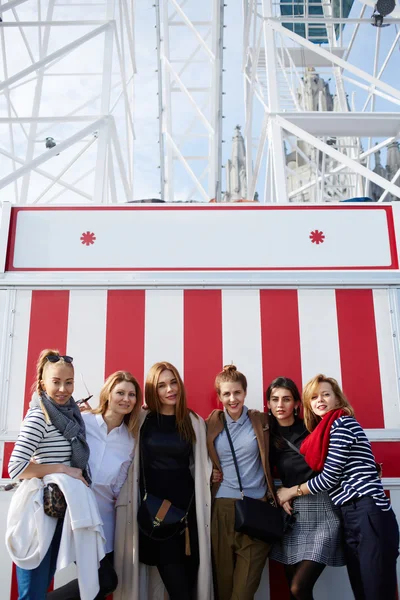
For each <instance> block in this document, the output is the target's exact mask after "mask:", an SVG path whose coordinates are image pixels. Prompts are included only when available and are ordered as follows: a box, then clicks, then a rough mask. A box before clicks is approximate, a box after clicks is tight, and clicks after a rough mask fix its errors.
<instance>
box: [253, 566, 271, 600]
mask: <svg viewBox="0 0 400 600" xmlns="http://www.w3.org/2000/svg"><path fill="white" fill-rule="evenodd" d="M270 598H271V592H270V589H269V561H268V560H267V564H266V565H265V567H264V571H263V574H262V576H261V582H260V587H259V588H258V590H257V593H256V595H255V596H254V600H270Z"/></svg>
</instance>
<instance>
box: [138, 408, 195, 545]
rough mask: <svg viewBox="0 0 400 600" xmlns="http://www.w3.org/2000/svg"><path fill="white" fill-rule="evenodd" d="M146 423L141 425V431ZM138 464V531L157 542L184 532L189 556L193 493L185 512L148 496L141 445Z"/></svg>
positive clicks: (167, 501) (164, 500)
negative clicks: (141, 488)
mask: <svg viewBox="0 0 400 600" xmlns="http://www.w3.org/2000/svg"><path fill="white" fill-rule="evenodd" d="M146 421H147V419H146ZM146 421H145V423H144V424H143V427H142V431H143V429H144V427H145V424H146ZM140 463H141V472H142V484H143V492H144V493H143V498H142V501H141V503H140V506H139V509H138V513H137V520H138V526H139V529H140V531H141V532H142V533H143V534H144V535H146V536H147V537H149V538H151V539H153V540H156V541H158V542H163V541H166V540H169V539H171V538H172V537H173V536H174V535H177V534H181V533H183V532H185V554H186V556H190V538H189V525H188V514H189V510H190V507H191V505H192V502H193V499H194V492H193V494H192V497H191V498H190V501H189V505H188V507H187V509H186V510H184V509H182V508H178V507H177V506H174V505H173V504H172V503H171V502H170V501H169V500H167V499H165V498H163V499H162V498H158V497H157V496H154V495H153V494H149V493H148V492H147V489H146V478H145V474H144V462H143V446H142V443H140Z"/></svg>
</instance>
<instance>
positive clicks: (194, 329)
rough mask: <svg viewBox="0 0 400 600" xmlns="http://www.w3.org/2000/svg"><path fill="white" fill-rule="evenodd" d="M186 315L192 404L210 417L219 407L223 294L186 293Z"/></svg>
mask: <svg viewBox="0 0 400 600" xmlns="http://www.w3.org/2000/svg"><path fill="white" fill-rule="evenodd" d="M183 312H184V317H183V318H184V380H185V387H186V391H187V394H188V403H189V406H190V408H192V409H193V410H195V411H196V412H197V413H199V414H200V415H201V416H202V417H204V418H206V417H208V415H209V414H210V412H211V411H212V410H213V409H214V408H216V407H217V406H218V400H217V396H216V393H215V391H214V379H215V376H216V374H217V373H218V372H219V371H220V370H221V369H222V301H221V291H220V290H185V291H184V309H183Z"/></svg>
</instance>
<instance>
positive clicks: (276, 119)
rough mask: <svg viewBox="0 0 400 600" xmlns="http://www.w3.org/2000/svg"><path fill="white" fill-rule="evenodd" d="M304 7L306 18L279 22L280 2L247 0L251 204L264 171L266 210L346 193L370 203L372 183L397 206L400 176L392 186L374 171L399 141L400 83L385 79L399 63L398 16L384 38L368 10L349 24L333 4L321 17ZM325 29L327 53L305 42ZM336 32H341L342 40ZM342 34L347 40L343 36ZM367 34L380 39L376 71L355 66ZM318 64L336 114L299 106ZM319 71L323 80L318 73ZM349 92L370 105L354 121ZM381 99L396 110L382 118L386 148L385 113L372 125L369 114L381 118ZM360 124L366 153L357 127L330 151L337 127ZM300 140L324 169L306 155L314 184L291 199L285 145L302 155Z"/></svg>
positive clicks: (373, 67) (328, 3)
mask: <svg viewBox="0 0 400 600" xmlns="http://www.w3.org/2000/svg"><path fill="white" fill-rule="evenodd" d="M300 4H301V5H302V6H303V7H304V14H303V15H302V16H295V17H286V16H281V14H280V6H279V2H272V0H262V2H258V1H257V0H243V12H244V47H243V72H244V85H245V108H246V126H245V133H244V135H245V143H246V152H247V164H246V170H247V181H248V188H249V197H253V195H254V193H255V191H256V188H257V185H259V184H260V181H261V180H262V176H263V174H264V173H263V171H264V172H265V189H264V194H263V196H264V201H266V202H270V201H272V202H288V201H289V202H290V201H296V200H297V201H298V200H299V198H300V197H301V195H302V194H304V193H307V191H309V190H316V193H315V196H314V197H315V198H316V201H317V202H325V201H335V200H336V201H337V200H340V199H344V198H343V191H344V190H345V192H346V191H347V197H354V196H364V195H368V192H369V182H374V183H376V184H377V185H378V186H380V187H381V188H382V189H383V193H382V195H381V197H380V200H379V201H381V202H382V201H385V200H388V199H391V198H390V196H389V198H388V195H390V194H391V196H392V198H396V199H400V187H399V185H398V183H399V180H398V178H399V176H400V170H399V172H398V173H396V174H395V175H394V177H392V180H391V181H388V180H386V179H385V178H383V177H381V176H380V175H379V174H377V173H374V172H373V171H372V168H373V166H372V165H371V164H370V159H371V157H372V154H374V152H376V151H377V150H378V149H379V150H382V149H385V148H386V147H387V146H388V145H389V144H390V143H391V142H393V141H394V140H397V139H399V137H400V113H399V112H398V111H399V100H400V89H399V85H398V81H397V80H395V81H394V82H393V85H389V84H388V83H386V82H385V81H383V79H382V76H383V74H384V73H385V70H386V69H387V66H388V64H389V63H390V62H391V61H395V60H396V57H395V56H394V51H395V49H396V48H398V47H399V40H400V34H399V33H398V32H397V31H396V30H395V28H394V27H393V25H396V24H397V25H399V24H400V19H399V18H398V14H397V12H396V13H395V16H396V18H386V19H385V23H386V24H391V25H392V27H391V28H388V29H383V30H381V29H379V28H376V29H373V28H372V27H371V24H370V19H369V13H370V12H372V11H371V9H368V10H366V6H365V5H360V8H361V11H360V15H359V17H353V16H351V17H350V18H347V19H345V18H343V17H342V15H341V14H340V15H339V16H333V2H332V0H324V1H323V2H321V7H322V8H323V11H324V15H323V16H322V17H315V16H314V17H313V16H310V15H309V13H308V11H309V7H310V5H312V1H309V0H304V2H303V0H302V2H301V3H300ZM293 6H294V4H293ZM283 23H296V24H300V25H303V26H304V28H305V31H306V32H307V33H306V37H301V36H300V35H298V34H297V33H295V32H294V31H291V30H289V29H287V28H285V27H284V26H283ZM321 23H322V24H324V25H325V27H326V44H323V45H319V44H316V43H313V42H312V41H310V39H307V36H308V37H310V38H311V36H312V35H313V28H315V27H316V26H317V25H318V26H321ZM335 26H336V27H339V28H341V29H340V30H339V33H338V34H337V35H336V34H335ZM344 26H345V28H346V35H344V31H343V29H344ZM362 28H364V29H363V31H364V32H365V31H366V30H365V28H369V30H368V35H370V36H373V35H375V51H374V58H373V64H372V65H367V64H365V65H363V66H360V65H359V64H353V63H352V62H351V60H352V57H353V53H352V50H353V48H354V44H355V41H356V40H357V36H359V35H360V31H361V30H362ZM350 32H351V35H350ZM388 35H390V36H391V38H390V39H392V38H393V40H392V43H391V45H390V48H389V49H387V48H386V50H385V54H383V50H382V39H383V36H388ZM296 50H298V54H297V56H299V55H300V56H301V57H302V58H303V61H304V63H303V64H299V62H297V63H296V60H295V59H293V56H295V51H296ZM313 60H315V63H316V64H317V65H321V71H322V73H323V77H324V78H326V76H327V75H326V74H328V75H330V76H331V77H332V79H333V85H334V87H335V93H336V94H337V104H338V107H339V108H338V111H337V112H329V113H321V112H306V111H305V109H304V106H302V105H301V103H300V102H299V100H298V97H297V90H298V89H302V86H303V81H302V77H303V76H304V70H305V66H306V65H307V66H312V65H313ZM379 65H380V67H379ZM316 70H317V72H318V70H319V69H318V66H317V67H316ZM346 86H350V88H351V89H357V90H361V92H360V93H363V94H364V95H365V97H366V100H365V102H364V104H363V107H362V110H358V111H353V110H352V116H351V117H350V115H348V111H349V107H348V100H347V97H346ZM377 99H383V100H385V101H387V102H388V103H390V104H391V106H392V107H393V108H389V109H388V110H392V111H393V113H382V117H384V118H386V119H390V120H391V121H390V123H391V127H390V129H391V134H390V136H386V139H385V140H383V141H381V139H379V138H382V137H383V136H382V135H380V132H379V127H378V126H377V123H378V121H377V120H376V118H375V117H379V115H380V114H381V113H375V115H374V118H372V119H371V112H373V113H374V112H375V110H376V101H377ZM288 111H289V112H288ZM368 111H370V112H368ZM295 113H297V115H298V116H301V117H304V118H303V119H302V120H301V123H302V124H303V125H304V126H299V124H298V123H297V122H296V118H295V117H296V114H295ZM292 115H293V118H291V116H292ZM325 118H326V119H328V118H329V124H328V120H327V121H326V131H324V119H325ZM355 118H356V119H357V120H358V122H359V123H360V122H361V123H362V129H363V132H364V133H363V136H362V137H363V138H367V147H366V148H365V142H364V148H363V147H362V143H361V139H360V137H361V136H360V135H359V134H358V133H357V132H356V131H354V132H352V130H351V129H352V128H351V126H350V127H349V128H348V134H347V135H345V136H343V137H337V138H336V147H333V146H332V145H331V144H327V139H329V137H330V136H332V133H331V131H332V129H334V130H335V123H336V124H337V130H340V129H342V130H343V129H345V128H346V126H345V124H347V123H349V121H350V122H351V121H353V119H355ZM316 119H319V121H318V123H319V126H318V129H319V133H318V134H316V133H315V132H314V131H313V130H315V127H314V126H313V122H314V120H316ZM328 130H329V131H328ZM329 132H330V133H329ZM373 139H378V140H379V144H378V145H377V146H375V147H374V146H373V145H372V140H373ZM296 140H303V141H304V142H307V143H308V144H309V145H310V146H311V147H313V148H315V149H316V150H315V155H316V156H318V157H321V165H322V166H320V165H318V164H316V161H313V160H312V159H311V158H310V156H307V155H305V154H304V155H302V158H303V159H304V160H305V161H306V163H308V165H309V171H310V173H312V176H310V178H309V179H310V180H309V181H306V182H303V183H302V185H299V186H298V188H297V189H295V190H292V191H290V192H288V190H287V176H288V174H289V173H290V169H289V168H288V167H287V166H286V160H285V158H286V157H285V151H284V142H286V143H287V144H289V145H292V144H293V142H294V145H295V147H296ZM297 151H298V152H299V153H300V154H301V150H299V149H298V148H297ZM292 173H293V172H292ZM339 173H340V175H338V174H339ZM328 190H330V192H328ZM332 190H333V193H332ZM345 197H346V194H345Z"/></svg>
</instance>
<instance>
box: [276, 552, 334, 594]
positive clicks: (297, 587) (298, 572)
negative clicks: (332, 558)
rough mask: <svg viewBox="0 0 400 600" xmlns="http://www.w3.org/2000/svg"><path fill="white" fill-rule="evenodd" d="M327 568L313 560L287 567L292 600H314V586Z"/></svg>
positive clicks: (286, 573)
mask: <svg viewBox="0 0 400 600" xmlns="http://www.w3.org/2000/svg"><path fill="white" fill-rule="evenodd" d="M325 566H326V565H323V564H321V563H317V562H314V561H313V560H302V561H300V562H298V563H296V564H295V565H285V575H286V579H287V580H288V583H289V588H290V600H313V595H312V592H313V588H314V585H315V584H316V582H317V579H318V577H319V576H320V575H321V573H322V571H323V570H324V569H325Z"/></svg>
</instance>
